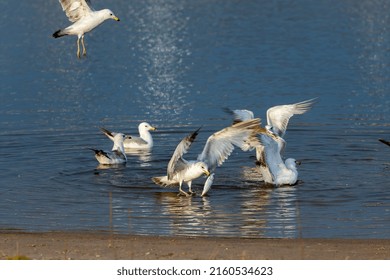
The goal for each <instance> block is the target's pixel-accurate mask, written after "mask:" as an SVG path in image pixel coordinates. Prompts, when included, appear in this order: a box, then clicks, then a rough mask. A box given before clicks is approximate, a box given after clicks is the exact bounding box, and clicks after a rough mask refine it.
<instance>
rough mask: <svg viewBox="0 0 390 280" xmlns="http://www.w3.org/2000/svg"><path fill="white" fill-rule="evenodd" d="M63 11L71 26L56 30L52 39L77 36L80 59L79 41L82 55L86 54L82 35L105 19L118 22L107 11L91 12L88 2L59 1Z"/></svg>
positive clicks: (75, 0) (84, 0) (78, 0)
mask: <svg viewBox="0 0 390 280" xmlns="http://www.w3.org/2000/svg"><path fill="white" fill-rule="evenodd" d="M59 2H60V4H61V6H62V9H63V11H64V12H65V13H66V16H67V17H68V19H69V21H70V22H73V24H72V25H70V26H68V27H66V28H64V29H60V30H57V31H56V32H54V33H53V37H54V38H58V37H62V36H66V35H75V36H77V57H79V58H80V39H81V44H82V47H83V55H86V54H87V50H86V48H85V44H84V34H85V33H88V32H90V31H92V30H93V29H95V28H96V27H97V26H99V25H100V24H102V23H103V22H104V21H106V20H107V19H114V20H116V21H119V18H118V17H116V16H115V15H114V13H113V12H112V11H111V10H109V9H103V10H99V11H95V10H92V9H91V7H90V6H89V5H90V1H88V0H59Z"/></svg>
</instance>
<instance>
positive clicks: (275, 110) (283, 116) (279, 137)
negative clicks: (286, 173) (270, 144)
mask: <svg viewBox="0 0 390 280" xmlns="http://www.w3.org/2000/svg"><path fill="white" fill-rule="evenodd" d="M316 99H317V98H313V99H308V100H305V101H302V102H298V103H294V104H286V105H277V106H274V107H271V108H269V109H268V110H267V125H266V126H265V129H266V130H267V132H266V133H265V134H266V135H268V137H271V139H273V140H274V142H275V143H276V145H277V152H278V153H279V155H280V156H281V155H282V154H283V153H284V150H285V147H286V141H285V140H284V138H283V137H284V136H285V134H286V130H287V126H288V123H289V121H290V118H291V117H292V116H294V115H301V114H304V113H305V112H307V111H309V110H310V109H311V108H312V107H313V105H314V103H315V101H316ZM225 111H226V112H227V113H229V114H231V115H233V123H238V122H241V121H245V120H250V119H253V118H254V114H253V112H252V111H250V110H245V109H244V110H230V109H226V108H225ZM262 134H264V133H263V132H262ZM264 149H265V147H264V145H262V144H260V145H258V146H257V147H256V164H257V165H258V167H259V170H260V173H261V175H262V177H263V180H264V182H265V183H269V184H274V178H273V177H274V176H273V175H272V174H271V171H270V169H269V167H268V164H267V163H266V160H265V158H264Z"/></svg>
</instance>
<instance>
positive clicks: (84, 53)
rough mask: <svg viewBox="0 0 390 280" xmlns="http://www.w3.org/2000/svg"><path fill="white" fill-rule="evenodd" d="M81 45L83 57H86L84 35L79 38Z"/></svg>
mask: <svg viewBox="0 0 390 280" xmlns="http://www.w3.org/2000/svg"><path fill="white" fill-rule="evenodd" d="M81 44H82V45H83V56H86V55H87V49H86V48H85V45H84V35H83V36H81Z"/></svg>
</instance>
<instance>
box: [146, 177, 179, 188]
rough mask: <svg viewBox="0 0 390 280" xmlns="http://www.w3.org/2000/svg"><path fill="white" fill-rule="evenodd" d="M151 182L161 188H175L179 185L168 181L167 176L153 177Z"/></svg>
mask: <svg viewBox="0 0 390 280" xmlns="http://www.w3.org/2000/svg"><path fill="white" fill-rule="evenodd" d="M152 181H153V182H154V183H155V184H157V185H160V186H163V187H176V186H178V185H179V183H178V182H176V181H172V180H168V177H167V176H160V177H153V178H152Z"/></svg>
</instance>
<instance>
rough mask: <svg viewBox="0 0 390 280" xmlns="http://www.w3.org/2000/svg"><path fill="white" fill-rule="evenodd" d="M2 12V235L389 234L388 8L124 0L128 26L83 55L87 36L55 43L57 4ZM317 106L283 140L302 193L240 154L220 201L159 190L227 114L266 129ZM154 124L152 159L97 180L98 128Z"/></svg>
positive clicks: (144, 157)
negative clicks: (252, 119) (186, 146)
mask: <svg viewBox="0 0 390 280" xmlns="http://www.w3.org/2000/svg"><path fill="white" fill-rule="evenodd" d="M0 5H1V8H2V11H4V12H3V13H2V14H1V16H0V20H1V28H0V32H1V34H0V35H1V36H2V38H5V39H4V40H3V42H2V44H1V45H0V49H1V55H0V61H1V64H2V67H1V70H0V73H1V76H0V77H1V96H2V99H1V100H2V101H1V106H0V147H1V157H0V170H2V171H1V181H0V185H1V187H0V207H1V209H2V211H1V212H0V230H3V231H14V230H16V231H55V230H65V231H114V232H118V233H125V234H126V233H128V234H144V235H184V236H245V237H271V238H273V237H289V238H298V237H307V238H309V237H326V238H336V237H341V238H347V237H348V238H389V237H390V179H389V178H390V177H389V171H390V160H389V158H390V147H387V146H385V145H383V144H382V143H380V142H379V141H378V138H385V139H387V140H390V118H389V113H390V101H389V100H390V99H389V90H390V80H389V77H390V75H389V74H390V71H389V69H390V67H389V66H390V65H389V62H390V53H389V51H388V50H389V48H390V32H389V26H390V20H389V17H390V16H389V15H390V2H389V1H381V0H377V1H373V0H367V1H364V0H362V1H347V0H346V1H331V0H328V1H324V0H323V1H309V0H298V1H245V3H242V1H223V0H215V1H188V0H181V1H173V0H168V1H157V0H149V1H140V0H136V1H131V2H129V1H113V2H110V3H109V8H110V9H112V10H113V11H114V12H115V13H116V15H117V16H118V17H120V18H121V21H120V22H119V23H118V22H114V21H108V22H106V23H104V24H103V25H102V26H100V27H99V28H98V29H96V30H95V31H93V32H92V33H90V34H88V35H87V36H86V44H87V48H88V57H87V58H84V59H81V60H79V59H77V58H76V38H74V37H64V38H59V39H54V38H52V37H51V34H52V33H53V32H54V31H55V30H57V29H58V28H61V27H64V26H66V25H67V24H68V21H67V19H66V17H65V15H64V14H63V12H62V10H61V7H60V5H59V3H58V2H57V1H51V2H50V3H48V2H47V1H42V0H37V1H29V2H28V3H25V4H24V8H23V9H20V7H19V5H18V4H16V2H15V3H14V2H10V1H8V2H5V1H3V2H1V3H0ZM94 5H95V8H97V9H100V8H104V7H103V6H101V5H104V4H103V3H99V1H97V3H94ZM107 5H108V3H107ZM15 10H18V17H15V16H14V13H13V11H15ZM313 97H318V103H317V104H316V105H315V107H314V108H313V109H312V110H311V111H310V112H308V113H306V114H305V115H301V116H295V117H294V118H292V119H291V121H290V124H289V128H288V132H287V135H286V137H285V139H286V141H287V149H286V156H287V157H294V158H297V159H299V160H301V161H302V162H303V164H302V165H301V166H300V167H299V179H300V182H299V184H298V185H296V186H293V187H280V188H271V187H266V186H264V184H263V182H262V181H261V177H260V175H259V174H258V172H257V170H256V168H255V164H254V154H253V153H243V152H240V151H235V152H234V153H233V154H232V156H231V157H230V158H229V160H228V161H227V162H226V163H225V164H224V165H223V166H222V167H220V168H219V169H218V170H217V174H216V179H215V184H214V186H213V188H212V190H211V191H210V193H209V196H206V197H200V196H199V195H197V196H194V197H191V198H187V197H178V196H177V195H176V194H177V190H176V189H164V188H161V187H159V186H156V185H154V183H153V182H152V181H151V179H150V178H151V177H153V176H158V175H163V174H164V173H165V172H166V165H167V163H168V161H169V159H170V156H171V153H172V151H173V150H174V148H175V146H176V144H177V143H178V142H179V141H180V140H181V138H183V137H184V136H185V135H187V134H188V133H189V132H191V131H193V130H195V129H197V128H199V127H200V126H201V127H202V129H201V133H200V135H199V137H198V139H197V141H196V143H195V144H194V145H193V147H192V148H191V151H190V153H189V155H188V158H191V157H195V156H196V155H197V153H199V152H200V151H201V149H202V147H203V145H204V143H205V141H206V140H207V137H208V136H210V135H211V134H212V133H213V132H215V131H217V130H219V129H222V128H224V127H226V126H228V125H229V124H230V122H231V120H230V117H229V116H227V115H225V113H224V112H223V110H222V108H223V107H229V108H232V109H236V108H237V109H238V108H246V109H250V110H253V111H254V112H255V114H256V115H257V116H258V117H261V118H263V119H265V112H266V110H267V108H269V107H270V106H274V105H278V104H287V103H295V102H298V101H302V100H306V99H309V98H313ZM141 121H148V122H149V123H151V124H152V125H154V126H157V127H158V131H156V132H155V133H154V134H153V136H154V141H155V147H154V149H153V151H152V152H151V153H145V154H136V155H130V156H129V162H128V164H127V165H126V166H124V167H119V168H110V169H98V168H97V162H96V160H95V159H94V156H93V153H92V152H91V151H90V150H88V149H87V148H90V147H94V148H104V149H110V148H111V145H112V144H111V143H110V141H109V140H108V139H106V138H105V136H104V135H103V134H101V133H100V132H99V127H106V128H108V129H111V130H114V131H122V132H126V133H129V134H135V133H137V130H136V127H137V126H138V123H139V122H141ZM203 182H204V178H201V179H199V180H197V181H196V182H195V186H194V188H195V190H196V191H198V193H199V192H201V189H202V184H203Z"/></svg>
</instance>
